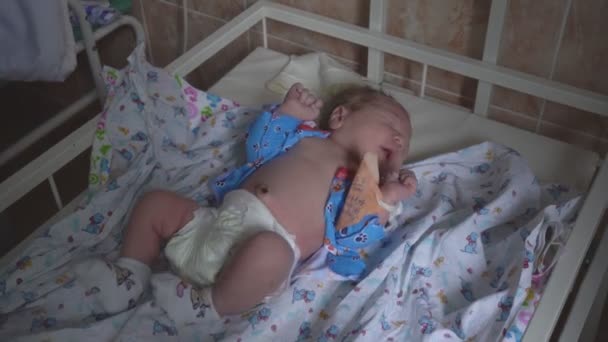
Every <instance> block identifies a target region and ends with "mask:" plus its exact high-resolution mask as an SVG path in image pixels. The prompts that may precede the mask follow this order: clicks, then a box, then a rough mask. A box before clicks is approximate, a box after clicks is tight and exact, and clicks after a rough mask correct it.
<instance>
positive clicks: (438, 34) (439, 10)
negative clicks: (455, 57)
mask: <svg viewBox="0 0 608 342" xmlns="http://www.w3.org/2000/svg"><path fill="white" fill-rule="evenodd" d="M489 11H490V2H489V1H474V0H463V1H451V2H446V1H443V0H408V1H403V0H390V1H388V16H387V27H386V29H387V33H388V34H390V35H394V36H397V37H401V38H405V39H409V40H413V41H415V42H418V43H422V44H425V45H428V46H432V47H435V48H439V49H443V50H446V51H450V52H454V53H458V54H461V55H464V56H469V57H475V58H481V55H482V52H483V42H484V39H485V32H486V29H487V25H488V15H489Z"/></svg>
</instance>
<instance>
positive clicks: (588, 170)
mask: <svg viewBox="0 0 608 342" xmlns="http://www.w3.org/2000/svg"><path fill="white" fill-rule="evenodd" d="M288 62H289V56H288V55H285V54H282V53H280V52H276V51H273V50H269V49H266V48H262V47H258V48H256V49H255V50H254V51H253V52H252V53H251V54H249V56H247V57H246V58H245V59H244V60H243V61H241V62H240V63H239V64H238V65H237V66H236V67H234V68H233V69H232V70H231V71H230V72H228V74H226V75H225V76H224V77H223V78H222V79H221V80H220V81H219V82H218V83H217V84H215V85H214V86H213V87H211V88H210V89H209V91H210V92H211V93H214V94H217V95H219V96H222V97H225V98H229V99H234V100H235V101H237V102H239V103H240V104H242V105H245V106H259V105H260V104H266V103H274V102H280V101H281V99H282V95H281V94H278V93H274V92H272V91H270V90H269V89H267V88H266V86H265V85H266V83H267V82H268V81H269V80H271V79H272V78H273V77H275V76H276V75H277V74H278V73H279V72H280V71H281V70H282V69H283V68H284V67H285V66H286V65H287V63H288ZM384 90H385V91H386V92H388V93H390V94H391V95H392V96H394V97H395V98H396V99H397V100H399V101H400V102H401V103H402V104H403V106H404V107H405V108H406V109H407V110H408V111H409V112H410V115H411V119H412V126H413V139H412V142H411V144H410V161H417V160H421V159H424V158H427V157H430V156H433V155H437V154H439V153H445V152H449V151H455V150H457V149H460V148H463V147H466V146H470V145H473V144H477V143H481V142H483V141H494V142H497V143H500V144H503V145H506V146H508V147H511V148H513V149H515V150H516V151H518V152H519V153H521V154H522V155H523V156H524V158H525V159H526V161H527V162H528V164H529V165H530V167H531V168H532V170H533V171H534V174H535V175H536V176H537V177H538V178H539V179H540V180H542V181H544V182H556V183H560V184H564V185H568V186H571V187H573V188H575V189H578V190H580V191H583V190H586V189H587V187H588V186H589V185H590V181H591V179H592V177H593V174H594V172H595V170H596V168H597V165H598V161H599V156H598V155H597V154H596V153H594V152H590V151H586V150H584V149H581V148H578V147H575V146H572V145H569V144H567V143H564V142H561V141H557V140H554V139H551V138H548V137H544V136H540V135H536V134H534V133H531V132H528V131H524V130H522V129H519V128H515V127H511V126H508V125H505V124H502V123H499V122H496V121H493V120H489V119H486V118H483V117H480V116H479V115H473V114H472V113H471V112H470V111H467V110H466V109H463V108H462V107H457V106H453V105H449V104H445V103H439V102H435V101H433V100H431V99H428V98H424V99H422V98H420V97H417V96H414V95H413V94H411V93H407V92H405V91H403V90H400V89H396V88H395V87H391V86H386V87H385V88H384ZM573 165H576V167H572V166H573Z"/></svg>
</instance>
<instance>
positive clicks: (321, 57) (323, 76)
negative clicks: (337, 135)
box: [266, 52, 367, 102]
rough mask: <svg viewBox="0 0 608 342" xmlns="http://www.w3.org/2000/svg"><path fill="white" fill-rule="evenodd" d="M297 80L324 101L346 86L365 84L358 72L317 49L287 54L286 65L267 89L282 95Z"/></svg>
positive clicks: (269, 82)
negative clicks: (297, 54)
mask: <svg viewBox="0 0 608 342" xmlns="http://www.w3.org/2000/svg"><path fill="white" fill-rule="evenodd" d="M296 82H300V83H302V85H304V87H306V88H308V89H310V90H311V91H312V92H313V93H314V94H315V95H317V96H318V97H320V98H321V99H322V100H323V101H324V102H326V101H327V99H329V98H330V97H331V96H333V95H334V94H336V93H337V92H339V91H340V90H342V89H344V88H347V87H349V86H353V85H367V83H366V81H365V79H364V78H363V77H362V76H361V75H359V74H357V73H356V72H354V71H352V70H350V69H348V68H347V67H345V66H344V65H342V64H340V63H339V62H338V61H336V60H335V59H333V58H331V57H329V56H328V55H327V54H325V53H320V52H316V53H309V54H305V55H301V56H295V55H292V56H290V58H289V62H288V63H287V64H286V65H285V67H283V69H282V70H281V71H280V72H279V73H278V74H277V75H276V76H275V77H273V78H272V79H271V80H270V81H268V82H267V83H266V88H267V89H269V90H270V91H272V92H275V93H278V94H280V95H285V93H287V90H289V88H290V87H291V86H292V85H293V84H294V83H296Z"/></svg>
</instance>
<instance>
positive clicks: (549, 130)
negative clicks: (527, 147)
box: [539, 122, 608, 155]
mask: <svg viewBox="0 0 608 342" xmlns="http://www.w3.org/2000/svg"><path fill="white" fill-rule="evenodd" d="M539 133H540V134H542V135H545V136H548V137H550V138H553V139H557V140H561V141H565V142H567V143H569V144H573V145H576V146H579V147H581V148H584V149H587V150H592V151H596V152H598V153H600V154H602V155H603V154H605V153H606V152H608V140H606V139H600V138H596V137H592V136H590V135H586V134H584V133H581V132H578V131H574V130H570V129H568V128H565V127H561V126H558V125H555V124H552V123H549V122H542V123H541V125H540V131H539Z"/></svg>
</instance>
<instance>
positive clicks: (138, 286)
mask: <svg viewBox="0 0 608 342" xmlns="http://www.w3.org/2000/svg"><path fill="white" fill-rule="evenodd" d="M73 272H74V273H75V276H76V279H75V282H76V283H77V284H80V285H81V286H82V287H83V288H84V291H85V296H86V297H90V298H92V299H93V302H94V304H95V305H96V306H98V308H99V309H100V311H101V312H97V311H96V312H97V313H108V314H112V313H117V312H121V311H123V310H125V309H129V308H131V307H134V306H135V303H136V302H137V300H138V299H139V296H140V295H141V294H142V293H143V291H144V289H145V288H146V287H147V286H148V280H149V279H150V268H149V267H148V266H147V265H146V264H144V263H142V262H140V261H137V260H135V259H131V258H119V259H118V260H117V261H116V262H115V263H110V262H107V261H105V260H103V259H101V258H94V259H87V260H84V261H82V262H80V263H78V264H76V265H75V266H74V268H73Z"/></svg>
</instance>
